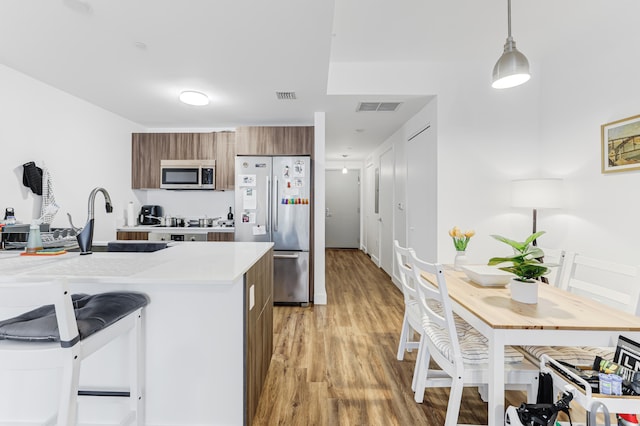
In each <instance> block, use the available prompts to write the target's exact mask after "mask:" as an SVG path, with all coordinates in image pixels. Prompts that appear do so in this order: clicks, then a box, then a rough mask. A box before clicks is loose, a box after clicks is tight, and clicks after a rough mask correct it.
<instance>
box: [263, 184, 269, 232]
mask: <svg viewBox="0 0 640 426" xmlns="http://www.w3.org/2000/svg"><path fill="white" fill-rule="evenodd" d="M265 178H266V180H267V190H266V191H264V192H265V194H266V198H267V200H266V201H267V203H266V204H265V208H266V210H267V220H266V222H267V223H265V228H266V229H265V230H266V231H267V232H269V224H270V223H271V182H269V175H267V176H266V177H265Z"/></svg>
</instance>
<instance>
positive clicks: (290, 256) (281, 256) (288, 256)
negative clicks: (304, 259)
mask: <svg viewBox="0 0 640 426" xmlns="http://www.w3.org/2000/svg"><path fill="white" fill-rule="evenodd" d="M299 257H300V255H297V254H274V255H273V258H274V259H298V258H299Z"/></svg>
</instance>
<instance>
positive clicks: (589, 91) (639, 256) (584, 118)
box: [539, 6, 640, 265]
mask: <svg viewBox="0 0 640 426" xmlns="http://www.w3.org/2000/svg"><path fill="white" fill-rule="evenodd" d="M635 7H636V9H637V6H635ZM621 21H633V17H632V16H628V15H625V17H624V18H623V17H622V16H621ZM612 40H613V42H612ZM637 41H638V38H637V36H636V35H635V33H634V32H633V30H632V26H630V25H628V24H625V23H624V22H620V23H619V24H618V25H616V26H615V27H613V28H609V33H608V34H607V37H606V38H605V37H602V34H600V33H598V32H594V33H593V34H591V35H590V38H589V39H587V40H584V42H583V43H576V44H573V45H572V54H571V55H570V56H567V55H566V54H564V53H563V52H558V53H557V54H554V55H550V56H548V57H545V58H544V63H543V69H542V71H543V72H542V76H541V80H542V88H543V90H542V97H541V104H540V117H541V119H540V128H541V141H542V153H543V154H542V161H541V169H542V170H543V174H544V175H549V176H554V177H555V176H557V177H563V178H564V180H565V191H566V200H567V205H566V206H565V208H563V209H562V210H559V211H557V212H554V211H549V212H543V214H544V216H543V217H541V218H540V219H539V220H540V221H542V223H543V224H544V225H543V226H544V227H545V228H548V230H549V234H550V237H552V238H553V242H554V245H557V246H558V247H564V248H566V249H567V250H572V251H577V252H580V253H582V254H584V255H587V256H595V257H599V258H603V259H609V260H617V261H621V262H625V263H630V264H636V265H637V264H640V249H639V248H638V241H639V240H640V228H638V226H637V224H638V211H639V210H640V197H638V188H639V187H640V171H630V172H622V173H611V174H602V173H601V171H600V170H601V138H600V126H601V125H602V124H605V123H609V122H612V121H616V120H619V119H623V118H626V117H630V116H634V115H638V114H640V104H639V103H638V99H639V98H640V84H638V68H639V67H640V57H639V56H638V55H636V54H633V53H632V52H636V51H637V50H638V44H637ZM547 215H548V216H547Z"/></svg>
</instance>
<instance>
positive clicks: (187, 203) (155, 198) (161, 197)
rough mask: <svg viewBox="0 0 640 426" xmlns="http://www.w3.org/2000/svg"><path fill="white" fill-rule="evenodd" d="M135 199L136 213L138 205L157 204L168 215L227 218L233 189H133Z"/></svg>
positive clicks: (231, 204) (232, 205)
mask: <svg viewBox="0 0 640 426" xmlns="http://www.w3.org/2000/svg"><path fill="white" fill-rule="evenodd" d="M133 192H134V194H135V195H136V198H137V199H136V200H131V201H133V204H134V207H135V212H136V215H137V213H138V212H139V211H140V206H142V205H144V204H158V205H161V206H162V207H163V208H164V214H165V216H166V215H169V216H184V217H185V218H200V217H205V216H206V217H209V218H213V217H218V216H220V217H222V218H224V219H226V218H227V213H229V207H233V213H234V214H235V207H234V202H235V199H234V191H172V190H166V189H159V190H144V191H142V190H141V191H138V190H134V191H133Z"/></svg>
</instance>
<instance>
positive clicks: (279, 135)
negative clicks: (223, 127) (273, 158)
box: [236, 126, 313, 156]
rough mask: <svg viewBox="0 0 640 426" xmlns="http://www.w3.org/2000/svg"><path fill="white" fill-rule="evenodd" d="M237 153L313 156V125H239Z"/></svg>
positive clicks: (237, 130)
mask: <svg viewBox="0 0 640 426" xmlns="http://www.w3.org/2000/svg"><path fill="white" fill-rule="evenodd" d="M236 155H310V156H313V126H298V127H296V126H287V127H275V126H274V127H239V128H238V129H236Z"/></svg>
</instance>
